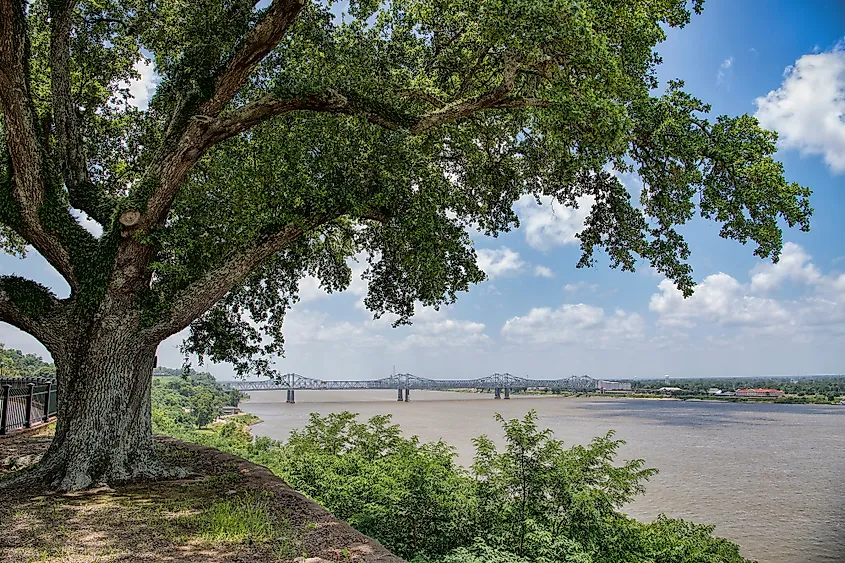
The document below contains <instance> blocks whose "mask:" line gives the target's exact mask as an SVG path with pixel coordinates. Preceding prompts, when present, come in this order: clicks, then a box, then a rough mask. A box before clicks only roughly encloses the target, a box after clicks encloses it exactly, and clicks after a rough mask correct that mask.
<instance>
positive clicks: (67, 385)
mask: <svg viewBox="0 0 845 563" xmlns="http://www.w3.org/2000/svg"><path fill="white" fill-rule="evenodd" d="M110 329H111V330H100V331H97V332H98V333H99V334H97V335H95V336H94V338H92V339H90V340H89V341H87V342H84V343H82V344H81V346H80V347H78V348H77V350H79V349H80V348H82V350H81V352H77V353H76V354H74V355H73V356H71V357H67V358H62V357H54V361H55V363H56V377H57V383H58V386H59V387H58V389H59V394H58V398H59V403H58V413H57V422H56V435H55V437H54V438H53V442H52V443H51V445H50V449H49V450H48V451H47V453H46V454H45V456H44V458H43V459H42V461H41V463H40V464H39V467H38V468H37V470H36V471H37V474H38V476H39V478H41V479H43V480H44V481H46V482H47V483H49V484H50V485H51V486H52V487H56V488H59V489H62V490H78V489H84V488H87V487H90V486H92V485H96V484H99V483H118V482H126V481H131V480H139V479H151V478H158V477H165V476H171V475H177V474H179V473H180V470H179V469H178V468H165V467H164V466H163V465H162V464H161V463H160V462H159V460H158V459H157V457H156V453H155V448H154V445H153V436H152V427H151V422H150V387H151V383H152V371H153V367H154V364H155V350H156V346H155V345H150V344H149V343H143V342H142V341H141V339H140V338H139V335H138V333H137V331H135V330H132V329H125V330H120V328H119V327H117V326H115V325H114V324H112V325H111V327H110Z"/></svg>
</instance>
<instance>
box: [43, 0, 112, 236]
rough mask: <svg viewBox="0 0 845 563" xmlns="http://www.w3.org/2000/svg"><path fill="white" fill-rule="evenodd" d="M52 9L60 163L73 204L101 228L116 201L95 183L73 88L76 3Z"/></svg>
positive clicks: (66, 1)
mask: <svg viewBox="0 0 845 563" xmlns="http://www.w3.org/2000/svg"><path fill="white" fill-rule="evenodd" d="M49 6H50V80H51V86H52V88H51V89H52V95H53V116H54V120H55V123H56V137H57V141H58V143H57V144H58V151H59V162H60V164H61V171H62V177H63V178H64V181H65V186H66V187H67V190H68V195H69V198H70V204H71V205H72V206H73V207H75V208H77V209H80V210H82V211H84V212H85V213H87V214H88V215H90V216H91V217H92V218H93V219H94V220H96V221H97V222H99V223H100V224H101V225H106V223H107V221H108V220H109V218H110V216H111V211H112V208H113V201H112V200H111V198H109V197H108V196H107V195H106V194H105V193H104V192H103V191H102V190H100V189H98V188H97V186H95V185H94V184H92V183H91V180H90V177H89V175H88V166H87V161H86V159H85V151H84V144H83V142H82V133H81V132H80V130H79V124H78V119H77V115H76V103H75V102H74V100H73V95H72V93H71V84H70V74H71V72H70V32H71V26H72V23H73V12H74V8H75V6H76V0H56V1H54V2H50V3H49Z"/></svg>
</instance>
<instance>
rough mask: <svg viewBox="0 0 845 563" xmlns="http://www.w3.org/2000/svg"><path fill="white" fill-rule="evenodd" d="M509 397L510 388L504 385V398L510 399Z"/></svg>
mask: <svg viewBox="0 0 845 563" xmlns="http://www.w3.org/2000/svg"><path fill="white" fill-rule="evenodd" d="M510 398H511V388H510V387H505V399H510Z"/></svg>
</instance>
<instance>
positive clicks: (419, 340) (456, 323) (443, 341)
mask: <svg viewBox="0 0 845 563" xmlns="http://www.w3.org/2000/svg"><path fill="white" fill-rule="evenodd" d="M484 328H485V326H484V324H483V323H478V322H474V321H464V320H457V319H450V318H449V316H448V313H447V311H446V310H445V309H440V310H439V311H436V310H435V309H433V308H431V307H423V308H420V309H418V311H417V314H416V315H415V316H414V324H413V325H412V326H411V327H409V328H408V329H407V330H409V331H410V334H408V335H407V336H406V337H405V338H404V339H402V341H401V342H400V343H399V348H400V349H407V348H413V347H423V348H434V347H437V348H443V347H455V346H478V345H482V344H484V343H486V342H487V341H489V337H488V336H487V335H486V334H484Z"/></svg>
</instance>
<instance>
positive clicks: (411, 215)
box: [0, 0, 812, 373]
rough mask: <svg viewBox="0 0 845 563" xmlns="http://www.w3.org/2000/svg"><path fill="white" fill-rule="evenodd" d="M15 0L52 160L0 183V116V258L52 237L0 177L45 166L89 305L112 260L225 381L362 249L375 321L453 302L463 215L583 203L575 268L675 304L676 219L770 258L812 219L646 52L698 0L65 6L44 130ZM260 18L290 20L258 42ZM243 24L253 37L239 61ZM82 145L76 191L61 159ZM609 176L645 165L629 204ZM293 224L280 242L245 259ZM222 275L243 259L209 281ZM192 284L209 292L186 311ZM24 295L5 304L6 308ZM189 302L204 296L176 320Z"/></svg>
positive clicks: (249, 366)
mask: <svg viewBox="0 0 845 563" xmlns="http://www.w3.org/2000/svg"><path fill="white" fill-rule="evenodd" d="M262 4H263V3H259V5H262ZM20 5H25V6H26V14H25V18H22V19H25V21H26V28H21V29H20V32H21V33H20V35H22V36H24V37H25V38H26V39H27V40H28V46H24V47H26V48H28V49H29V52H30V56H29V57H27V61H26V65H24V66H25V68H24V69H23V70H22V71H21V72H25V73H27V76H26V77H24V78H25V80H24V82H26V83H27V84H28V89H29V90H31V91H29V92H25V94H28V95H30V97H31V99H30V100H29V105H31V106H32V107H31V108H29V109H30V110H31V112H32V113H33V114H34V116H35V118H36V119H37V121H38V125H37V130H38V131H39V133H38V134H39V135H41V136H43V139H42V138H39V139H36V140H35V141H33V142H34V143H36V144H38V145H39V150H40V151H41V153H43V158H44V161H45V164H44V166H43V168H44V170H39V171H31V172H32V174H29V175H27V174H24V173H23V172H22V171H17V172H18V174H14V172H15V171H13V170H12V165H11V164H10V162H11V159H10V158H9V155H10V154H12V152H13V151H12V152H10V151H9V150H8V149H9V147H11V146H14V145H13V144H14V143H16V142H19V141H20V140H19V139H13V138H9V135H8V134H7V131H6V129H5V128H4V126H3V124H2V122H0V130H2V132H3V137H4V140H5V144H3V145H2V146H0V188H2V189H0V250H2V251H6V252H13V253H20V252H22V251H23V250H24V249H25V243H28V244H30V245H33V246H35V247H36V248H38V249H39V251H44V250H45V247H44V244H45V243H44V241H43V240H42V238H43V237H41V238H39V237H36V236H35V235H33V233H34V232H40V231H39V230H38V229H35V230H33V229H31V228H29V229H27V228H25V227H24V226H23V223H22V218H23V215H22V213H21V211H22V209H21V205H23V203H22V202H21V201H18V200H17V199H16V196H15V195H14V190H12V189H11V187H12V185H13V184H12V183H13V181H16V180H15V179H17V178H22V177H24V176H27V177H29V176H33V177H35V176H38V177H39V178H42V177H43V178H42V179H43V182H42V183H43V185H44V190H43V191H44V193H43V194H39V197H36V198H34V200H38V201H41V199H43V204H42V205H40V209H36V210H29V211H33V213H34V215H33V216H37V217H38V221H39V222H40V223H42V224H43V225H41V226H43V227H44V229H43V230H44V231H45V232H47V233H51V236H53V235H55V237H56V244H58V245H59V246H60V247H61V252H58V254H60V255H64V252H66V253H67V255H68V257H69V258H68V259H69V260H70V262H71V265H72V273H73V276H75V277H76V278H78V279H76V280H73V281H74V283H73V284H71V286H72V288H73V292H74V295H73V297H74V299H73V301H72V304H73V306H74V307H79V308H80V310H79V311H78V312H79V313H80V314H81V315H82V316H83V317H87V318H91V317H92V316H93V312H94V310H96V307H98V306H99V305H100V304H101V303H102V302H103V300H104V298H105V295H106V291H107V286H108V283H109V280H113V279H116V278H115V276H114V275H113V274H114V273H115V270H114V269H115V268H116V267H118V266H117V265H116V264H117V260H116V257H117V256H118V255H121V256H125V259H126V260H130V262H131V264H127V263H121V265H120V266H119V267H120V268H125V271H126V272H129V271H132V272H135V275H137V279H135V280H133V281H132V283H131V284H130V285H131V287H132V288H133V289H132V290H131V291H132V292H134V293H135V294H133V295H132V296H131V299H127V300H126V302H127V303H132V305H131V307H136V308H138V309H140V311H137V312H138V313H140V317H139V318H141V319H143V323H144V324H145V325H146V326H147V327H151V326H153V327H154V326H160V325H164V328H162V332H163V333H164V332H168V331H172V332H176V331H178V330H181V328H183V325H184V324H186V323H188V322H190V321H192V320H193V322H192V323H191V325H190V328H191V334H190V337H189V338H188V340H187V341H186V343H185V351H186V352H189V353H196V354H199V355H200V356H202V357H209V358H211V359H212V360H215V361H228V362H232V363H233V364H234V365H235V366H236V369H237V370H238V371H239V372H242V373H244V372H247V371H252V372H253V373H255V372H260V373H268V372H270V371H271V369H270V366H269V363H268V362H267V360H266V357H267V356H268V355H272V354H281V353H282V352H283V350H284V349H283V334H282V323H283V319H284V315H285V312H286V311H287V310H288V309H289V307H291V306H292V305H293V304H295V303H296V301H297V300H298V281H299V280H300V279H301V278H302V277H303V276H305V275H309V274H310V275H314V276H316V277H317V278H318V279H319V280H320V282H321V284H322V286H323V287H324V288H325V289H327V290H329V291H339V290H343V289H345V288H346V287H348V285H349V283H350V267H349V264H348V262H349V260H351V259H352V258H353V257H355V256H359V257H362V259H363V260H366V261H367V268H366V271H365V274H364V276H365V278H366V279H367V280H368V282H369V284H368V288H369V293H368V295H367V296H366V298H365V304H366V305H367V307H368V308H369V309H370V310H371V311H373V313H374V315H375V316H381V315H385V314H390V315H393V318H394V321H395V322H396V323H407V322H410V319H411V317H412V316H413V313H414V310H415V307H417V306H418V303H422V304H424V305H428V306H435V307H436V306H440V305H443V304H447V303H451V302H452V301H454V300H455V299H456V296H457V294H458V292H461V291H466V290H467V289H468V288H469V287H470V286H471V285H472V284H475V283H478V282H480V281H481V280H483V279H484V274H483V272H482V271H481V270H480V269H479V268H478V266H477V263H476V255H475V251H474V248H473V243H472V240H471V239H470V237H469V236H468V234H467V228H468V227H469V226H474V227H477V228H478V229H480V230H481V231H483V232H485V233H487V234H489V235H493V236H496V235H497V234H499V233H501V232H506V231H508V230H510V229H512V228H514V227H516V226H518V223H519V221H518V217H517V215H516V213H515V212H514V209H513V208H514V203H515V202H516V201H517V200H519V199H520V198H521V197H523V196H534V197H536V198H538V199H540V198H542V199H543V200H544V201H552V202H554V203H555V204H556V205H562V206H568V207H572V206H575V205H577V202H578V201H580V200H583V198H590V199H591V200H594V201H595V203H594V205H593V206H592V208H591V209H590V211H589V213H588V216H587V218H586V222H585V227H584V229H583V231H582V232H581V233H580V234H579V235H578V237H579V240H580V242H581V249H582V256H581V259H580V261H579V262H578V266H579V267H585V266H591V265H593V264H595V263H596V262H597V261H598V258H597V256H598V254H599V253H600V252H601V251H604V252H606V254H607V256H608V262H609V264H610V265H611V266H612V267H617V268H622V269H625V270H633V269H634V267H635V266H636V265H637V264H638V263H640V261H643V262H646V263H648V264H650V265H651V266H653V267H654V268H655V269H656V270H657V271H659V272H661V273H662V274H664V275H666V276H667V277H668V278H670V279H672V280H673V281H675V282H676V283H677V285H678V287H679V288H680V289H681V290H682V291H683V292H684V294H685V295H689V294H690V292H691V291H692V288H693V285H694V281H693V276H692V270H691V267H690V266H689V263H688V259H689V248H688V246H687V244H686V242H685V241H684V239H683V237H682V236H681V234H680V229H681V228H682V226H683V225H684V224H685V223H687V222H688V221H690V220H692V219H693V218H694V217H696V216H699V217H702V218H705V219H710V220H713V221H716V222H717V223H719V224H720V225H721V231H720V234H721V236H723V237H725V238H730V239H734V240H737V241H739V242H741V243H743V244H744V243H747V242H752V243H754V244H755V245H756V248H755V250H754V252H755V254H757V255H758V256H760V257H763V258H771V259H774V260H776V259H777V258H778V255H779V252H780V248H781V243H782V232H781V225H784V224H785V225H788V226H790V227H792V226H795V227H799V228H801V229H802V230H806V229H808V228H809V218H810V215H811V211H812V210H811V209H810V206H809V202H808V198H809V195H810V191H809V189H807V188H805V187H803V186H799V185H797V184H794V183H791V182H788V181H787V180H786V178H785V177H784V170H783V166H782V165H781V164H780V163H779V162H777V161H775V160H774V158H773V156H774V154H775V151H776V145H775V141H776V135H775V134H774V133H772V132H769V131H765V130H763V129H761V128H760V127H759V124H758V123H757V121H756V120H755V119H754V118H753V117H751V116H749V115H742V116H738V117H734V116H716V117H711V116H710V115H709V113H710V107H709V106H708V105H707V104H706V103H704V102H702V101H701V100H697V99H695V98H694V97H692V96H690V95H689V94H687V93H685V92H684V91H683V83H682V82H680V81H673V82H670V83H669V84H668V85H661V84H659V83H658V80H657V74H658V73H657V66H658V65H659V64H660V63H661V60H660V57H659V56H658V54H657V51H656V49H657V47H658V45H659V44H660V43H661V42H662V41H664V39H665V38H666V34H667V31H668V29H669V28H673V27H674V28H679V27H683V26H685V25H686V24H687V23H689V21H690V19H691V17H692V15H693V13H698V12H700V11H701V9H702V6H703V1H702V0H692V1H688V0H628V1H625V2H620V1H607V0H584V1H579V2H573V1H570V0H492V1H485V2H478V1H477V0H389V1H385V2H375V1H373V0H360V1H355V2H351V3H349V4H348V8H346V9H347V11H348V13H345V14H343V15H342V17H337V16H336V15H335V12H336V11H337V8H338V7H340V4H339V3H335V2H326V3H318V2H310V1H309V2H304V3H303V5H302V6H301V10H299V7H300V6H299V4H298V3H290V5H286V4H285V2H282V1H280V0H277V1H276V2H273V3H271V4H270V6H263V5H262V7H260V8H259V7H256V6H257V5H256V3H255V2H252V1H245V0H233V1H230V2H223V3H221V2H211V1H206V0H203V1H200V2H197V1H194V0H190V1H189V0H170V1H168V2H139V1H137V0H97V1H94V0H83V1H80V2H77V3H75V4H73V10H72V11H71V12H70V14H69V15H68V18H69V21H70V30H69V32H68V34H67V41H68V53H67V56H68V69H67V71H68V74H69V76H68V80H69V83H70V84H69V86H70V88H69V89H70V93H69V95H70V97H71V98H72V99H71V100H68V104H69V105H70V107H73V108H75V110H74V111H75V116H74V120H75V121H76V122H77V125H78V129H79V131H76V134H75V135H74V136H73V137H74V138H73V139H63V138H61V137H62V136H61V135H60V134H59V133H58V131H57V126H56V125H55V124H56V123H57V121H59V120H58V119H57V115H56V114H57V113H60V112H58V111H57V108H56V107H54V105H55V104H56V101H55V100H54V98H56V94H57V92H54V91H53V88H54V85H55V84H56V83H57V81H56V80H54V76H53V74H54V73H55V72H58V71H59V69H57V68H54V66H55V65H54V64H52V63H51V61H50V52H51V46H52V45H53V41H54V34H56V33H57V29H56V27H55V26H56V25H58V24H57V21H58V19H59V18H57V17H55V16H56V15H57V12H59V11H60V8H61V6H60V3H57V2H48V1H47V0H35V1H33V2H28V3H24V4H20ZM332 10H335V12H333V11H332ZM279 14H288V15H290V17H291V20H292V24H291V25H290V26H286V25H284V24H280V23H278V22H277V24H276V25H275V27H278V29H280V33H278V34H277V35H276V36H273V37H272V38H270V37H269V35H272V34H269V35H267V36H265V34H264V33H263V32H259V33H253V32H254V30H255V29H256V26H262V25H264V24H267V25H268V26H269V27H274V26H273V25H270V24H268V20H271V19H272V18H274V17H280V16H279ZM256 35H257V36H261V37H264V38H265V39H264V40H266V41H267V44H266V45H263V44H262V45H261V46H259V47H256V48H255V49H254V50H253V51H252V52H250V53H247V54H244V53H242V51H241V50H242V49H245V48H247V49H248V48H250V46H251V45H252V44H251V41H252V39H253V38H254V37H255V36H256ZM56 36H57V37H59V38H60V37H61V34H57V35H56ZM241 55H243V56H241ZM239 57H240V58H239ZM145 63H151V64H153V65H154V68H155V70H156V72H157V74H158V76H159V78H160V82H159V86H158V88H157V90H156V92H155V95H154V97H153V98H152V100H151V102H150V105H149V108H147V109H146V110H143V111H141V110H139V109H137V108H133V107H131V106H130V105H128V103H127V101H128V99H129V96H130V93H129V90H128V88H127V86H126V81H127V80H128V79H130V78H133V77H137V75H138V71H137V68H136V67H137V65H140V64H145ZM221 84H225V85H231V86H232V88H231V91H228V90H227V91H226V92H221V91H220V88H221ZM662 86H664V87H662ZM217 96H219V102H220V103H219V104H217V103H216V102H215V103H210V100H212V99H216V97H217ZM250 104H251V105H250ZM211 106H214V107H215V108H217V109H211V110H209V111H208V113H210V114H211V115H198V114H197V112H199V111H200V110H201V109H202V111H206V109H208V108H209V107H211ZM247 106H249V108H251V110H255V112H256V113H255V114H253V113H252V111H245V110H244V108H245V107H247ZM267 107H273V108H275V109H273V110H272V111H270V110H267V112H268V113H262V111H264V110H262V109H261V108H267ZM221 108H222V109H221ZM297 108H298V110H297V111H293V109H297ZM245 114H249V115H253V116H254V117H255V118H254V119H253V118H252V117H250V118H249V119H247V118H245ZM259 114H260V115H259ZM198 124H201V127H197V126H198ZM77 142H78V144H79V146H78V147H76V148H77V149H78V150H77V151H76V152H77V153H78V154H79V155H84V157H81V158H82V160H83V161H84V162H81V163H79V165H80V168H81V169H82V170H83V176H87V180H86V181H84V182H76V181H71V180H72V179H71V178H69V177H70V176H71V174H70V172H69V170H68V163H67V162H65V161H64V157H62V156H61V154H60V153H61V151H58V150H56V148H57V147H61V146H64V145H66V144H68V143H70V144H74V143H77ZM183 143H184V144H185V145H186V146H182V144H183ZM177 148H178V150H177ZM169 157H173V160H169ZM162 159H163V160H162ZM17 165H18V166H24V165H23V164H22V163H21V162H18V164H17ZM182 167H184V169H183V168H182ZM620 172H637V173H638V174H639V175H640V177H641V178H642V179H643V189H642V191H641V194H640V199H639V201H635V200H634V198H633V194H632V193H630V192H629V191H628V190H627V189H626V187H625V186H624V185H622V183H621V182H620V181H619V180H618V178H617V173H620ZM88 180H90V181H88ZM38 185H41V184H38ZM164 192H166V193H164ZM42 195H43V198H41V196H42ZM72 208H75V209H84V210H85V211H86V213H88V214H89V215H92V216H93V218H94V219H95V220H96V221H98V222H99V223H100V224H101V225H102V227H103V230H104V234H103V236H102V237H100V238H99V239H95V238H94V237H93V236H91V235H90V234H89V233H88V232H87V231H86V230H85V229H83V228H82V227H81V226H80V225H79V224H78V221H77V220H76V219H75V218H74V216H73V215H72V214H71V212H70V211H71V209H72ZM128 209H135V210H138V211H139V212H141V213H142V215H143V214H145V213H148V212H149V211H151V210H152V211H154V212H156V211H155V210H156V209H157V210H158V211H160V214H157V216H156V217H155V218H154V219H153V220H151V222H150V223H149V224H147V223H144V226H143V227H139V229H140V230H139V232H133V233H130V232H129V231H126V230H124V227H122V226H121V224H120V223H119V222H118V220H117V216H118V215H119V214H120V212H122V211H124V210H128ZM35 212H37V213H35ZM156 213H157V212H156ZM294 232H295V233H297V234H296V235H295V236H294V235H291V237H290V240H289V241H287V242H286V244H279V246H278V248H276V247H274V249H275V250H277V251H273V252H269V251H268V255H267V256H258V255H252V254H250V253H251V252H253V251H254V250H255V248H256V247H257V246H261V245H262V244H264V243H266V242H267V241H268V240H270V239H272V238H273V237H275V236H279V235H280V234H282V233H294ZM130 234H131V236H128V235H130ZM124 235H127V236H124ZM132 245H138V246H139V248H132V249H131V251H129V250H128V249H129V248H130V247H132ZM121 253H123V254H121ZM234 263H238V264H241V265H242V267H244V268H247V269H248V270H250V271H248V272H240V273H238V274H237V275H232V276H227V274H231V273H232V271H231V268H234V266H231V264H234ZM243 265H246V266H243ZM65 274H66V275H68V274H67V272H65ZM120 275H123V274H120ZM73 276H69V277H73ZM208 277H211V278H213V279H216V280H219V281H220V284H221V285H220V287H215V288H214V289H207V288H206V289H205V291H206V292H207V293H206V294H204V295H203V296H200V297H198V299H196V300H194V299H183V293H182V292H185V291H186V290H188V288H191V289H190V291H201V290H199V289H197V288H196V286H192V284H195V283H197V282H200V281H201V280H203V279H207V278H208ZM227 280H228V281H227ZM200 285H202V284H200ZM24 293H25V292H18V295H17V297H15V296H12V297H10V299H11V300H12V301H14V302H17V301H18V299H19V298H20V299H22V302H24V303H25V302H26V301H27V299H26V298H27V295H25V294H24ZM29 294H32V296H34V295H35V294H34V293H33V292H29ZM38 303H41V304H43V300H39V301H38ZM38 303H36V304H35V305H38ZM186 303H205V304H207V306H203V307H198V308H197V309H196V310H194V309H192V310H190V311H184V314H185V315H186V316H187V317H188V318H187V320H184V319H182V317H179V319H180V320H179V321H178V323H176V324H179V325H180V326H171V325H170V324H169V323H170V321H169V319H172V314H173V312H174V309H179V308H180V307H183V306H185V305H186ZM27 311H28V312H34V313H36V314H37V313H39V312H41V311H42V308H40V307H38V306H35V307H33V308H31V309H27ZM116 314H117V313H116ZM173 322H175V321H173ZM19 324H21V323H19ZM157 334H158V333H157ZM264 335H269V336H270V337H271V338H269V339H265V338H263V336H264ZM165 336H166V335H165Z"/></svg>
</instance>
